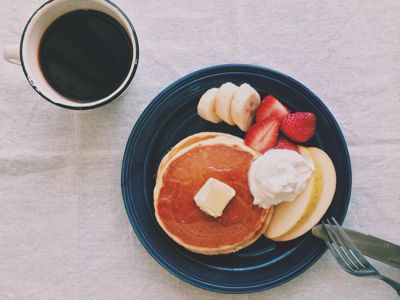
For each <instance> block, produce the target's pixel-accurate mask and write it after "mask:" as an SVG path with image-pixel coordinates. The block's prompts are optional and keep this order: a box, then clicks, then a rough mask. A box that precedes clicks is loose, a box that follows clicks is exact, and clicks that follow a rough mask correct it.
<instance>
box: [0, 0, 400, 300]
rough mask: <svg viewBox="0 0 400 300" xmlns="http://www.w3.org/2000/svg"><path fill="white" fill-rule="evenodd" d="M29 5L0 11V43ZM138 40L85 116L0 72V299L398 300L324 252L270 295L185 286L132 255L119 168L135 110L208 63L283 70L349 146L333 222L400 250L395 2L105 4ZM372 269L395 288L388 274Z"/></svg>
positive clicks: (140, 251)
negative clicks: (134, 54) (340, 206)
mask: <svg viewBox="0 0 400 300" xmlns="http://www.w3.org/2000/svg"><path fill="white" fill-rule="evenodd" d="M40 3H41V1H37V0H35V1H24V0H13V1H4V2H3V3H2V5H1V8H0V12H1V14H0V16H1V23H2V26H1V28H0V33H1V35H0V38H1V40H0V41H1V46H4V45H5V44H9V43H17V42H18V41H19V36H20V34H21V32H22V29H23V27H24V25H25V23H26V21H27V19H28V18H29V16H30V15H31V14H32V13H33V11H34V10H35V9H36V8H37V7H38V6H39V5H40ZM116 3H117V4H118V5H120V7H121V8H122V9H124V10H125V12H126V14H127V15H128V16H129V17H130V18H131V20H132V22H133V24H134V26H135V28H136V30H137V33H138V36H139V44H140V62H139V68H138V71H137V74H136V76H135V78H134V80H133V82H132V84H131V86H130V87H129V88H128V91H127V92H126V93H125V94H124V95H123V96H122V97H121V98H120V99H118V100H116V101H114V102H113V103H111V104H108V105H106V106H104V107H101V108H98V109H95V110H91V111H83V112H79V111H71V110H66V109H61V108H58V107H56V106H54V105H51V104H49V103H48V102H46V101H44V100H43V99H41V98H40V96H38V95H37V94H36V93H35V92H34V91H33V89H32V88H31V87H30V86H29V85H28V83H27V81H26V79H25V77H24V75H23V72H22V70H21V68H20V67H18V66H15V65H11V64H8V63H6V62H4V61H2V62H1V63H0V66H1V79H0V299H158V298H161V299H285V300H286V299H299V298H302V299H397V297H396V295H395V292H394V291H393V290H392V289H391V288H390V287H388V286H387V285H386V284H384V283H383V282H380V281H378V280H374V279H360V278H356V277H353V276H350V275H348V274H347V273H345V272H344V271H342V270H341V269H340V268H339V267H338V266H337V265H336V263H335V262H334V260H333V258H332V257H331V255H330V254H329V253H326V254H325V255H324V256H323V257H322V258H321V259H320V260H319V261H318V262H317V263H316V264H314V265H313V266H312V267H311V268H310V269H309V270H307V271H306V272H305V273H303V274H302V275H300V276H299V277H297V278H296V279H294V280H292V281H290V282H288V283H287V284H284V285H282V286H280V287H277V288H274V289H272V290H269V291H264V292H260V293H256V294H249V295H234V296H232V295H222V294H218V293H212V292H208V291H204V290H201V289H198V288H196V287H193V286H191V285H189V284H186V283H184V282H182V281H180V280H179V279H177V278H175V277H174V276H172V275H171V274H169V273H168V272H167V271H166V270H164V269H163V268H162V267H161V266H160V265H159V264H158V263H157V262H156V261H155V260H153V258H152V257H151V256H150V255H149V254H148V253H147V252H146V251H145V249H144V248H143V247H142V245H141V244H140V242H139V241H138V239H137V237H136V235H135V234H134V232H133V230H132V228H131V225H130V224H129V221H128V218H127V215H126V213H125V209H124V205H123V201H122V197H121V190H120V169H121V160H122V155H123V151H124V147H125V144H126V141H127V138H128V136H129V133H130V131H131V129H132V127H133V125H134V123H135V121H136V120H137V118H138V117H139V115H140V113H141V112H142V111H143V109H144V108H145V107H146V105H147V104H149V102H150V101H151V100H152V99H153V98H154V97H155V96H156V95H157V93H159V92H160V91H161V90H162V89H163V88H164V87H165V86H166V85H168V84H170V83H171V82H173V81H174V80H176V79H178V78H180V77H181V76H183V75H185V74H187V73H189V72H191V71H194V70H197V69H200V68H203V67H206V66H210V65H215V64H222V63H251V64H259V65H262V66H267V67H270V68H273V69H276V70H279V71H281V72H284V73H287V74H289V75H290V76H292V77H294V78H295V79H297V80H299V81H300V82H302V83H304V84H305V85H306V86H308V87H309V88H310V89H311V90H312V91H314V92H315V93H316V94H317V95H318V96H320V98H321V99H323V101H324V102H325V103H326V104H327V106H328V107H329V108H330V110H331V111H332V113H333V114H334V115H335V117H336V119H337V121H338V122H339V124H340V126H341V128H342V130H343V132H344V135H345V137H346V140H347V142H348V146H349V151H350V155H351V161H352V167H353V190H352V199H351V202H350V206H349V211H348V215H347V217H346V220H345V225H347V226H348V227H352V228H354V229H357V230H360V231H363V232H368V233H370V234H374V235H377V236H380V237H382V238H384V239H388V240H390V241H393V242H395V243H399V244H400V218H399V213H400V209H399V207H400V205H399V204H400V189H399V187H400V121H399V118H400V1H398V0H382V1H373V0H371V1H367V0H352V1H345V0H341V1H331V0H324V1H308V0H301V1H300V0H299V1H253V0H247V1H243V0H236V1H229V0H224V1H222V0H221V1H212V0H207V1H194V0H193V1H185V0H181V1H155V0H150V1H149V0H146V1H145V0H135V1H133V0H118V1H117V0H116ZM377 267H378V268H379V270H381V271H382V272H383V273H384V274H387V275H389V276H391V277H392V278H393V279H395V280H397V281H400V271H399V270H396V269H393V268H391V267H388V266H385V265H383V264H377Z"/></svg>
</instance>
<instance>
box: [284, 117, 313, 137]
mask: <svg viewBox="0 0 400 300" xmlns="http://www.w3.org/2000/svg"><path fill="white" fill-rule="evenodd" d="M315 123H316V117H315V115H314V114H313V113H311V112H297V113H293V114H288V115H286V116H285V117H283V119H282V122H281V127H280V130H281V131H282V133H283V134H284V135H286V136H287V137H288V138H289V139H291V140H292V141H295V142H300V143H304V142H307V141H308V140H309V139H310V138H312V137H313V135H314V134H315Z"/></svg>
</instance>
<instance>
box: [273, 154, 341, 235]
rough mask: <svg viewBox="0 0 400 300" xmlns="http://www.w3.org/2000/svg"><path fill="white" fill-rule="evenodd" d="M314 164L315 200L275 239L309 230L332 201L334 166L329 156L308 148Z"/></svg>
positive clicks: (334, 186)
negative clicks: (298, 218)
mask: <svg viewBox="0 0 400 300" xmlns="http://www.w3.org/2000/svg"><path fill="white" fill-rule="evenodd" d="M308 151H309V153H310V154H311V156H312V158H313V161H314V165H315V171H314V173H315V187H316V190H317V193H316V196H317V202H316V203H315V206H314V205H313V206H312V207H311V208H312V209H310V210H307V212H306V213H305V215H304V216H303V217H302V218H301V219H300V220H299V222H297V224H296V225H295V226H294V227H293V228H292V229H291V230H289V231H288V232H287V233H285V234H284V235H282V236H280V237H278V238H276V239H275V240H276V241H289V240H293V239H295V238H297V237H299V236H301V235H303V234H304V233H306V232H307V231H309V230H311V228H313V227H314V226H315V225H316V224H317V223H318V222H319V220H321V218H322V217H323V215H324V214H325V212H326V211H327V210H328V208H329V206H330V204H331V203H332V200H333V196H334V195H335V190H336V172H335V166H334V165H333V163H332V160H331V159H330V158H329V156H328V155H327V154H326V153H325V152H324V151H322V150H321V149H318V148H314V147H311V148H308Z"/></svg>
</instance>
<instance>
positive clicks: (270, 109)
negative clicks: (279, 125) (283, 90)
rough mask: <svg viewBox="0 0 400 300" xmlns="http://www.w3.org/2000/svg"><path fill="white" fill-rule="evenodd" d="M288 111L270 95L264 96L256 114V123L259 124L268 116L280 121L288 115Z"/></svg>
mask: <svg viewBox="0 0 400 300" xmlns="http://www.w3.org/2000/svg"><path fill="white" fill-rule="evenodd" d="M289 113H290V111H289V110H288V109H287V108H286V106H285V105H283V104H282V103H281V102H280V101H279V100H278V99H276V98H275V97H274V96H272V95H268V96H266V97H265V98H264V99H263V100H262V102H261V104H260V106H259V107H258V109H257V112H256V122H260V121H262V120H264V119H266V118H268V117H270V116H275V117H277V118H278V119H282V118H283V117H284V116H286V115H287V114H289Z"/></svg>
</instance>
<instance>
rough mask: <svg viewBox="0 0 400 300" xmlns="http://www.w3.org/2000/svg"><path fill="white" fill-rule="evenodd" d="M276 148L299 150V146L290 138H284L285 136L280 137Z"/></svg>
mask: <svg viewBox="0 0 400 300" xmlns="http://www.w3.org/2000/svg"><path fill="white" fill-rule="evenodd" d="M274 149H287V150H293V151H296V152H299V147H297V145H296V144H293V143H292V142H290V141H289V140H288V139H286V138H284V137H283V136H280V137H279V138H278V143H277V144H276V146H275V147H274Z"/></svg>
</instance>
